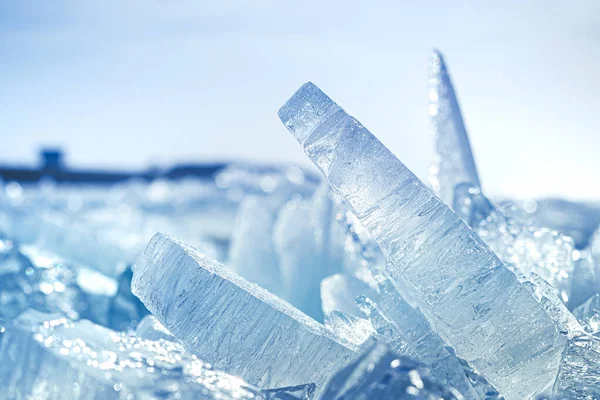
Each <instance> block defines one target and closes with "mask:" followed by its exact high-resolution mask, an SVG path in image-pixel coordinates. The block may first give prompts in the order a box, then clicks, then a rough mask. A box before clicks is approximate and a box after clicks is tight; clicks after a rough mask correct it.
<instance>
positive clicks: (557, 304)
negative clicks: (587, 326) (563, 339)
mask: <svg viewBox="0 0 600 400" xmlns="http://www.w3.org/2000/svg"><path fill="white" fill-rule="evenodd" d="M523 282H524V284H525V286H526V287H527V288H528V289H529V290H530V291H531V293H532V294H533V296H534V297H535V299H536V300H537V301H538V302H539V303H540V304H541V305H542V307H544V309H545V310H546V313H547V314H548V316H550V318H552V319H553V320H554V321H555V322H556V325H557V326H558V327H559V329H560V333H561V335H564V336H568V337H569V338H572V337H574V336H577V335H580V334H581V333H582V332H583V328H582V326H581V324H580V323H579V322H578V321H577V319H576V318H575V317H574V316H573V314H571V312H570V311H569V310H568V309H567V307H566V306H565V305H564V303H563V302H562V301H561V299H560V298H559V297H558V296H557V294H556V291H555V290H554V288H553V287H552V286H551V285H550V284H549V283H548V282H546V281H545V280H544V279H542V278H541V277H540V276H539V275H537V274H535V273H531V274H530V275H529V276H528V277H527V278H526V279H525V278H524V279H523Z"/></svg>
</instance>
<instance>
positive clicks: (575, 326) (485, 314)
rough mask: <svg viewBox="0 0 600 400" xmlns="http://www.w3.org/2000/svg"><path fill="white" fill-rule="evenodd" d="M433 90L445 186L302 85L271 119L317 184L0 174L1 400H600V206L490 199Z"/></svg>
mask: <svg viewBox="0 0 600 400" xmlns="http://www.w3.org/2000/svg"><path fill="white" fill-rule="evenodd" d="M424 78H425V77H424ZM424 80H425V79H424ZM428 84H429V86H428V92H427V93H425V92H424V93H423V94H424V98H423V100H426V99H425V97H427V100H428V103H426V102H424V103H425V104H424V107H423V114H424V116H425V115H426V114H428V115H429V118H430V121H431V127H432V130H433V133H434V140H433V153H434V154H433V163H432V165H431V167H430V170H429V172H430V183H431V188H428V187H426V186H425V185H424V184H423V183H421V181H419V179H417V178H416V177H415V176H414V175H413V174H412V172H411V171H409V170H408V169H407V168H406V167H405V166H404V165H403V164H402V163H401V162H400V161H399V160H398V159H397V158H396V157H395V156H394V155H393V154H392V153H391V152H390V151H389V150H388V149H387V148H385V146H384V145H383V144H381V143H380V142H379V141H378V140H377V138H375V137H374V136H373V135H372V134H371V133H370V132H369V131H368V130H367V129H366V128H365V127H363V126H362V125H361V124H360V123H359V122H358V121H357V120H356V119H354V118H352V117H351V116H349V115H348V114H346V113H345V112H344V110H342V108H341V107H339V106H338V105H337V104H336V103H334V102H333V101H332V100H331V99H330V98H329V97H327V96H326V95H325V94H324V93H323V92H322V91H321V90H320V89H318V88H317V87H316V86H315V85H313V84H310V83H309V84H306V85H304V86H302V87H301V88H300V89H299V90H298V92H296V94H295V95H294V96H293V97H292V98H291V99H290V100H289V101H288V102H287V103H286V104H285V105H284V106H283V107H282V109H281V110H280V112H279V116H280V118H281V119H282V121H283V122H284V124H285V126H286V127H287V128H288V129H289V130H290V131H291V132H292V134H293V135H294V136H295V137H296V139H297V140H298V141H299V142H300V144H301V145H302V148H303V150H304V151H305V152H306V154H307V155H308V158H309V159H310V160H311V161H313V162H314V164H315V165H316V166H317V167H318V170H320V172H321V173H322V175H324V179H323V178H322V177H320V176H319V175H318V174H316V173H314V172H312V171H311V170H308V169H303V168H300V167H298V166H294V165H261V164H254V163H243V164H242V163H231V164H225V165H221V166H218V167H215V169H214V171H215V172H214V175H205V176H201V177H200V176H194V177H192V176H185V177H182V178H179V177H177V176H176V175H171V174H170V172H166V173H165V174H163V173H162V171H158V170H156V171H151V172H149V173H148V174H147V175H144V179H147V181H146V180H140V179H134V180H130V181H125V182H121V183H115V184H110V185H109V184H106V183H90V184H63V183H61V182H54V181H51V180H50V179H47V177H44V179H42V180H40V181H39V182H38V183H24V182H16V181H2V180H0V397H1V398H2V399H7V400H22V399H31V400H45V399H52V400H59V399H60V400H62V399H66V400H70V399H73V400H75V399H79V400H81V399H123V400H125V399H126V400H135V399H143V400H145V399H150V400H151V399H157V400H158V399H169V400H171V399H173V400H181V399H183V400H185V399H221V400H229V399H256V400H261V399H262V400H334V399H335V400H342V399H344V400H348V399H353V400H354V399H358V400H367V399H369V400H370V399H376V400H397V399H420V400H440V399H447V400H450V399H456V400H501V399H506V400H516V399H519V400H521V399H526V400H533V399H536V400H541V399H544V400H563V399H569V400H584V399H585V400H589V399H598V398H600V341H599V340H600V339H599V337H600V336H599V333H600V300H599V299H600V297H599V296H600V226H599V225H600V203H594V202H588V203H582V202H577V201H572V200H565V199H560V198H551V199H531V198H506V197H505V196H504V194H503V193H496V195H497V197H491V194H490V193H488V192H486V191H485V190H484V186H485V177H484V176H483V175H482V174H480V173H479V172H478V171H477V168H476V164H477V163H476V162H475V159H476V154H474V152H473V150H472V148H471V144H470V139H469V135H468V134H467V129H466V127H465V122H464V119H463V115H462V111H461V107H460V106H459V101H458V96H457V91H456V90H455V88H454V86H453V82H452V80H451V78H450V74H449V69H448V66H447V65H446V62H445V60H444V57H443V56H442V54H441V53H440V52H439V51H437V50H435V51H434V52H433V53H432V55H431V58H430V61H429V75H428ZM425 95H426V96H425ZM427 105H428V109H426V106H427ZM427 111H428V113H427ZM466 111H467V112H468V110H466ZM282 129H283V128H282ZM474 139H475V140H476V141H478V143H480V142H479V141H480V140H482V139H481V136H478V137H477V138H475V137H474ZM483 140H484V139H483ZM483 143H485V141H484V142H483ZM274 151H277V150H276V149H275V150H274ZM512 162H518V161H516V160H512ZM497 167H498V168H501V167H502V166H501V165H498V166H497ZM193 170H194V167H193V166H192V167H188V166H184V167H183V168H181V169H179V170H178V171H179V172H183V175H185V174H186V171H193ZM67 172H69V171H67ZM161 176H162V177H161ZM157 232H165V234H162V233H157Z"/></svg>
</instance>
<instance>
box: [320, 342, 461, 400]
mask: <svg viewBox="0 0 600 400" xmlns="http://www.w3.org/2000/svg"><path fill="white" fill-rule="evenodd" d="M405 398H406V399H421V400H442V399H444V400H450V399H462V396H461V395H460V394H459V393H457V392H456V391H455V390H453V389H448V388H446V387H444V386H443V385H442V384H440V383H439V382H437V380H436V379H435V378H434V377H432V376H431V374H430V373H429V371H427V369H425V368H423V367H422V366H421V365H419V364H418V363H416V362H414V361H413V360H411V359H409V358H407V357H402V356H398V355H396V354H394V353H393V352H390V351H389V350H388V349H387V347H386V346H385V345H382V344H378V343H377V342H375V341H369V342H368V343H367V344H365V347H364V350H363V352H362V353H361V354H360V355H359V356H358V357H356V359H355V360H354V361H353V362H352V363H351V364H350V365H348V366H347V367H345V368H343V369H342V370H340V371H339V372H338V373H337V374H336V375H335V376H334V377H333V378H332V379H331V381H330V382H329V383H328V384H327V388H326V389H325V393H324V394H323V396H322V398H321V400H342V399H353V400H370V399H379V400H393V399H405Z"/></svg>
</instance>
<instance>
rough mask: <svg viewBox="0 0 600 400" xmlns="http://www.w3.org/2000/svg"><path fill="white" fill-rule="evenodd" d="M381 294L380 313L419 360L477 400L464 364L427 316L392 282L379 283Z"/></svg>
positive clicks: (434, 373)
mask: <svg viewBox="0 0 600 400" xmlns="http://www.w3.org/2000/svg"><path fill="white" fill-rule="evenodd" d="M379 293H380V301H379V302H378V306H379V309H380V312H381V313H382V314H383V315H384V316H385V318H386V319H387V321H388V322H389V323H390V324H392V325H393V326H394V327H395V328H396V329H397V331H398V333H399V334H400V335H402V337H403V338H404V340H405V341H406V342H407V343H408V344H409V346H410V347H411V348H412V349H413V351H414V355H415V358H416V360H417V361H419V362H421V363H423V364H424V365H425V366H426V367H428V368H429V369H430V370H431V373H432V374H433V375H434V376H435V377H436V378H438V380H440V381H441V382H442V383H445V384H447V385H449V386H451V387H454V388H455V389H457V390H458V391H459V392H460V393H461V394H462V395H463V396H464V397H465V398H466V399H477V394H476V392H475V389H474V388H473V387H472V385H471V383H470V382H469V380H468V378H467V376H466V375H465V373H464V371H463V368H462V366H461V363H460V362H459V360H458V359H457V357H456V356H455V355H454V352H452V351H451V350H450V349H449V348H448V347H447V345H446V343H445V342H444V341H443V340H442V339H441V338H440V336H439V335H438V334H437V333H436V332H435V331H434V330H433V329H432V328H431V326H430V325H429V323H428V322H427V321H426V319H425V317H424V316H423V314H422V313H421V312H420V311H419V310H416V309H414V308H413V307H411V306H410V304H408V303H407V302H406V301H405V300H404V299H403V298H402V296H401V295H400V294H399V293H398V292H397V291H396V289H395V288H394V285H393V284H392V282H391V281H389V280H385V281H382V282H381V283H380V284H379Z"/></svg>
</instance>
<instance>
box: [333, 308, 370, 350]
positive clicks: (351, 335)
mask: <svg viewBox="0 0 600 400" xmlns="http://www.w3.org/2000/svg"><path fill="white" fill-rule="evenodd" d="M325 326H326V327H327V328H329V329H330V330H331V331H332V332H334V333H335V334H336V335H338V336H339V337H341V338H342V339H344V340H346V341H348V342H350V343H353V344H355V345H357V346H359V345H361V344H363V343H364V342H366V341H367V339H369V337H371V336H372V335H373V334H374V333H375V329H373V326H372V325H371V323H370V322H369V321H368V320H366V319H364V318H359V317H356V316H354V315H351V314H346V313H344V312H343V311H338V310H333V311H331V312H330V313H328V314H327V315H325Z"/></svg>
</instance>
